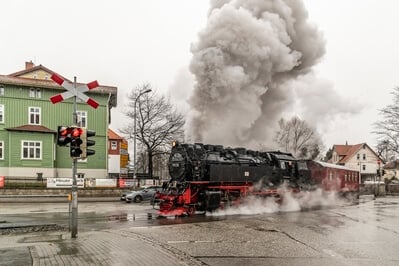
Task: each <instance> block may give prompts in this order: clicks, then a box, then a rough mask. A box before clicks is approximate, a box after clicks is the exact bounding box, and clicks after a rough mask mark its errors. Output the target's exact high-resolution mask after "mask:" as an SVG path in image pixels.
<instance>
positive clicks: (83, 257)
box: [0, 229, 204, 266]
mask: <svg viewBox="0 0 399 266" xmlns="http://www.w3.org/2000/svg"><path fill="white" fill-rule="evenodd" d="M0 265H1V266H3V265H163V266H168V265H204V264H203V263H202V262H200V261H198V260H196V259H195V258H192V257H190V256H189V255H187V254H185V253H183V252H181V251H179V250H177V249H174V248H172V247H169V246H167V245H165V244H162V243H160V242H158V241H156V240H154V239H150V238H148V237H145V236H143V235H141V234H139V233H137V232H132V231H129V229H118V230H103V231H92V232H83V233H79V235H78V237H77V238H71V237H70V235H69V234H67V233H65V232H63V233H60V232H58V233H56V232H52V233H48V232H47V233H43V232H42V233H40V234H27V235H16V236H15V235H14V236H2V237H1V240H0Z"/></svg>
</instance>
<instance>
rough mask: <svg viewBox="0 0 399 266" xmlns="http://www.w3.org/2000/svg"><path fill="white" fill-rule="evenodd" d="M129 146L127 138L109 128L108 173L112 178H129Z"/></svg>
mask: <svg viewBox="0 0 399 266" xmlns="http://www.w3.org/2000/svg"><path fill="white" fill-rule="evenodd" d="M128 164H129V146H128V142H127V140H126V139H124V138H122V137H121V136H119V135H118V134H117V133H115V131H113V130H112V129H108V166H109V167H108V174H109V177H111V178H127V177H128Z"/></svg>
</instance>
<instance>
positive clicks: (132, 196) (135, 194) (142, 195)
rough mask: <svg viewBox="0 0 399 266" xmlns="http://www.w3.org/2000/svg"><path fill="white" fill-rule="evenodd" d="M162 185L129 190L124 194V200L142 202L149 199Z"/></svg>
mask: <svg viewBox="0 0 399 266" xmlns="http://www.w3.org/2000/svg"><path fill="white" fill-rule="evenodd" d="M161 190H162V187H159V186H151V187H147V188H144V189H142V190H137V191H131V192H130V193H129V194H127V195H126V199H125V200H126V202H128V203H130V202H137V203H138V202H142V201H143V200H150V199H151V198H152V197H153V195H154V194H155V193H156V192H157V191H161Z"/></svg>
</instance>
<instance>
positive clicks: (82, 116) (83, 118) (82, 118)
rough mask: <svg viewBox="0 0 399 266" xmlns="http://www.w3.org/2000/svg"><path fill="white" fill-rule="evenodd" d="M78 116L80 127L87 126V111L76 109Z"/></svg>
mask: <svg viewBox="0 0 399 266" xmlns="http://www.w3.org/2000/svg"><path fill="white" fill-rule="evenodd" d="M76 115H77V116H78V125H79V126H80V127H87V111H76Z"/></svg>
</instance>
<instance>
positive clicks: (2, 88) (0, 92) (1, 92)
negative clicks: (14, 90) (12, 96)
mask: <svg viewBox="0 0 399 266" xmlns="http://www.w3.org/2000/svg"><path fill="white" fill-rule="evenodd" d="M0 96H4V86H3V85H0Z"/></svg>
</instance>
